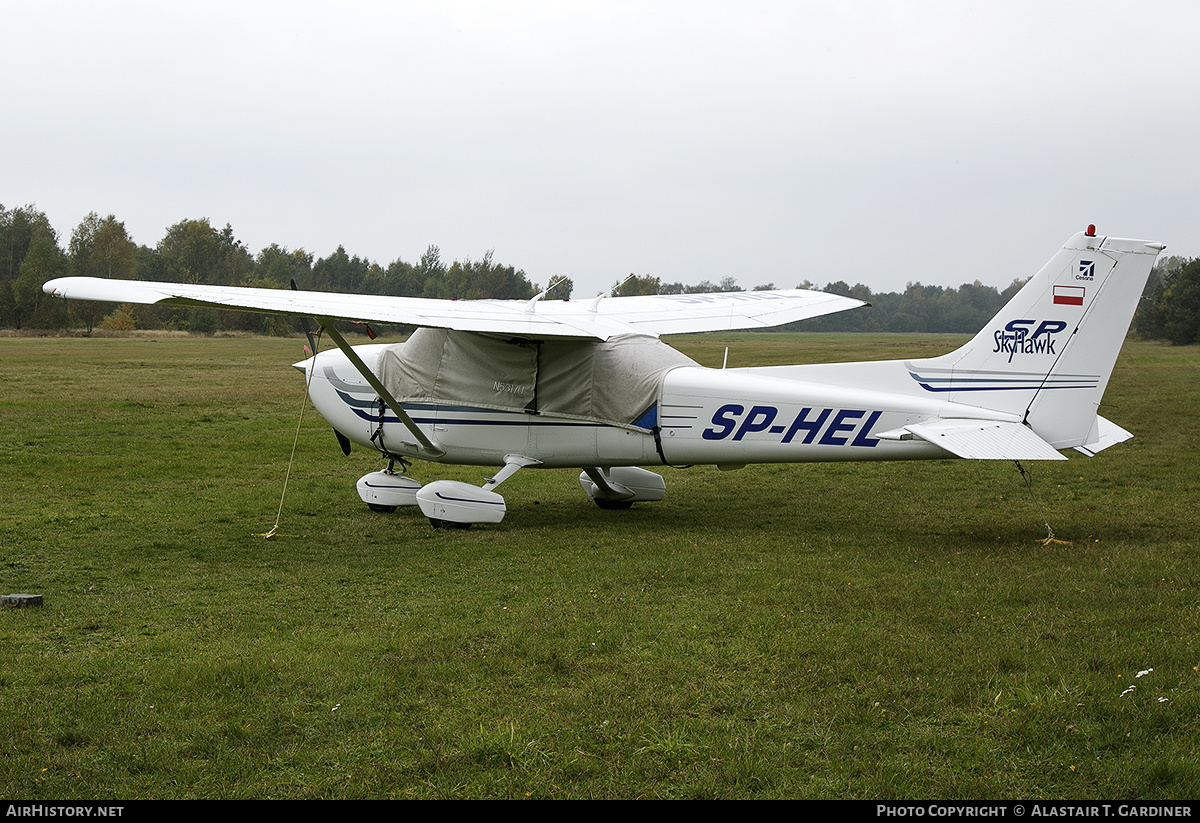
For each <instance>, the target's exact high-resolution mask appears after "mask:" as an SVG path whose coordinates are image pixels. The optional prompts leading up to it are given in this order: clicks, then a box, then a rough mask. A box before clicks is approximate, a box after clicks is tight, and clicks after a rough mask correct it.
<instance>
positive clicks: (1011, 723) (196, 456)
mask: <svg viewBox="0 0 1200 823" xmlns="http://www.w3.org/2000/svg"><path fill="white" fill-rule="evenodd" d="M956 343H957V339H956V338H936V337H935V338H929V339H926V338H919V337H910V336H883V337H861V336H839V335H743V336H728V337H697V338H691V339H685V340H682V341H680V342H679V347H680V348H681V349H683V350H684V351H686V352H687V353H689V354H691V355H692V356H693V357H696V358H697V359H698V360H700V361H701V362H703V363H706V364H708V365H714V366H719V365H720V362H721V358H722V356H723V353H724V348H725V346H726V345H729V346H730V354H729V365H730V366H744V365H752V364H760V363H771V362H810V361H823V360H837V359H847V360H849V359H878V358H896V357H906V356H912V355H929V354H933V353H937V352H939V351H943V350H948V349H949V348H951V347H953V345H955V344H956ZM300 354H301V352H300V343H299V341H296V340H278V339H233V338H231V339H211V338H209V339H205V338H187V337H165V336H163V337H156V336H145V337H136V338H133V337H131V338H124V339H79V338H41V339H38V338H0V364H2V366H3V369H4V381H3V384H2V385H0V409H2V415H3V417H2V419H3V423H4V430H5V435H4V437H3V442H0V488H3V490H4V494H3V495H0V589H2V590H3V591H2V592H0V593H16V592H21V593H35V594H42V595H44V597H45V605H44V606H43V607H41V608H27V609H4V610H0V639H2V642H0V740H2V743H0V746H2V747H3V750H2V752H3V754H2V756H0V796H4V797H7V798H22V799H106V798H116V799H133V798H188V797H202V798H241V797H261V798H355V797H384V798H386V797H400V798H405V797H414V798H439V797H495V798H501V797H505V798H507V797H511V798H522V797H533V798H542V797H552V798H569V797H612V798H635V797H646V798H671V797H685V798H687V797H721V798H774V797H797V798H799V797H814V798H816V797H820V798H931V799H933V798H937V799H951V798H1031V799H1040V798H1047V799H1049V798H1077V799H1085V798H1096V799H1100V798H1113V799H1121V798H1148V799H1174V798H1195V797H1197V796H1200V760H1198V758H1197V755H1198V751H1197V749H1198V746H1200V728H1198V726H1200V723H1198V721H1200V672H1198V670H1197V667H1198V666H1200V647H1198V645H1197V644H1198V640H1200V569H1198V567H1197V557H1198V552H1197V546H1196V533H1197V507H1198V503H1200V468H1198V463H1200V448H1198V447H1197V442H1196V432H1197V426H1196V409H1197V406H1198V403H1200V380H1198V379H1197V377H1198V375H1200V369H1198V367H1200V348H1197V347H1186V348H1170V347H1165V346H1162V345H1159V344H1156V343H1140V342H1132V343H1129V344H1127V345H1126V347H1125V350H1124V352H1123V354H1122V357H1121V360H1120V362H1119V363H1118V366H1117V370H1116V372H1115V374H1114V376H1113V380H1112V383H1111V385H1110V387H1109V391H1108V394H1107V396H1106V398H1105V400H1106V403H1105V407H1104V409H1102V411H1103V413H1104V414H1105V415H1106V416H1107V417H1109V418H1110V419H1112V420H1113V421H1114V422H1116V423H1118V424H1120V425H1122V426H1124V427H1125V428H1127V429H1129V430H1131V431H1133V432H1134V433H1135V435H1136V437H1135V439H1134V440H1132V441H1129V442H1128V443H1125V444H1121V445H1118V446H1115V447H1113V448H1112V449H1109V450H1108V451H1106V452H1104V453H1103V454H1101V455H1099V456H1097V457H1095V458H1092V459H1089V458H1086V457H1082V456H1079V455H1074V453H1073V452H1072V455H1074V456H1072V457H1071V459H1070V460H1069V461H1067V462H1064V463H1058V464H1032V465H1030V466H1029V467H1030V468H1031V469H1032V472H1033V482H1032V490H1029V489H1027V488H1026V487H1025V485H1024V482H1023V480H1022V479H1021V476H1020V475H1019V474H1018V472H1017V470H1016V468H1015V467H1014V466H1013V464H1011V463H983V462H975V463H968V462H965V461H953V462H950V461H947V462H942V461H935V462H923V463H893V464H844V465H807V466H751V467H747V468H746V469H744V470H742V471H739V472H731V473H730V472H720V471H717V470H716V469H715V468H706V467H697V468H694V469H689V470H673V469H664V470H663V471H664V475H665V477H666V480H667V499H666V500H664V501H662V502H661V503H658V504H644V505H638V506H635V507H634V508H633V509H632V510H630V511H627V512H606V511H601V510H600V509H599V508H597V507H596V506H594V505H593V504H592V503H591V502H589V501H588V500H587V499H586V498H585V497H584V495H583V493H582V491H581V490H580V488H579V485H578V482H577V480H576V474H577V473H576V472H569V471H553V472H538V471H532V470H527V471H523V472H520V473H519V474H518V475H516V476H515V477H514V478H512V479H511V480H509V481H507V482H506V483H505V485H504V488H503V489H502V491H503V493H504V495H505V498H506V500H507V502H508V509H509V512H508V515H507V517H506V519H505V521H504V522H503V523H502V524H500V525H499V526H492V527H475V528H473V529H471V530H470V531H467V532H435V531H433V530H432V529H431V528H430V527H429V524H428V522H427V521H426V520H425V519H424V518H423V517H421V516H420V514H419V512H416V511H401V512H398V513H396V514H392V515H379V514H373V513H371V512H369V511H368V510H367V509H366V508H365V507H364V506H363V505H362V504H361V503H360V502H359V501H358V499H357V495H356V494H355V491H354V483H355V481H356V480H357V478H358V477H359V476H360V475H362V474H364V473H366V472H368V471H373V470H375V469H377V468H380V467H381V466H382V463H381V461H380V460H378V459H377V458H376V457H375V456H374V455H373V454H370V453H367V452H364V451H361V450H356V451H355V453H354V454H353V455H352V456H351V457H349V458H347V457H344V456H342V454H341V452H340V451H339V449H338V446H337V443H336V441H335V439H334V436H333V434H332V432H331V431H330V430H329V428H328V426H327V425H325V424H324V422H323V421H322V420H321V419H320V418H319V416H317V415H316V414H315V413H314V412H313V411H312V409H311V407H310V408H309V410H308V412H307V413H306V416H305V417H304V422H303V427H302V430H301V434H300V440H299V446H298V449H297V459H296V464H295V468H294V470H293V472H292V475H291V480H290V483H289V487H288V495H287V498H286V501H285V503H284V508H283V517H282V523H281V525H280V528H279V536H276V537H275V538H272V539H270V540H267V539H264V538H262V537H260V536H257V535H260V534H261V533H263V532H266V531H267V530H268V529H270V528H271V526H272V524H273V522H274V520H275V516H276V510H277V507H278V505H279V499H280V492H281V488H282V483H283V477H284V473H285V471H286V468H287V460H288V455H289V453H290V451H291V448H292V441H293V436H294V434H295V431H296V422H297V416H298V415H299V412H300V408H301V402H302V398H303V386H302V380H301V377H300V375H299V374H298V373H297V372H296V371H294V370H293V369H291V368H290V364H291V363H292V362H293V361H295V360H298V359H300ZM490 473H491V472H490V470H487V469H475V468H461V467H446V468H442V467H436V466H431V465H428V464H418V465H417V466H416V468H415V469H414V474H415V475H416V476H417V477H419V478H420V479H422V480H425V481H429V480H434V479H439V478H446V479H460V480H467V481H470V482H474V483H480V482H482V481H483V479H484V478H486V477H487V476H488V475H489V474H490ZM1047 522H1048V523H1049V525H1050V527H1051V528H1052V529H1053V532H1054V534H1055V536H1056V537H1057V538H1058V539H1059V540H1061V541H1064V542H1057V543H1049V544H1045V543H1043V538H1045V537H1046V536H1047V525H1046V524H1047ZM1066 541H1069V542H1066Z"/></svg>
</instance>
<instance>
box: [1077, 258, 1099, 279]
mask: <svg viewBox="0 0 1200 823" xmlns="http://www.w3.org/2000/svg"><path fill="white" fill-rule="evenodd" d="M1095 277H1096V264H1095V263H1094V262H1093V261H1091V260H1080V261H1079V274H1077V275H1075V279H1076V280H1093V279H1095Z"/></svg>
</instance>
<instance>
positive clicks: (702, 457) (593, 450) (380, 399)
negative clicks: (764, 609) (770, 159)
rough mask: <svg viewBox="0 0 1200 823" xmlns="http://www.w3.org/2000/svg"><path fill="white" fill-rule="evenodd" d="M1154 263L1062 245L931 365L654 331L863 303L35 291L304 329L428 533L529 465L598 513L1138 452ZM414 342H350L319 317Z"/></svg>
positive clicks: (327, 391)
mask: <svg viewBox="0 0 1200 823" xmlns="http://www.w3.org/2000/svg"><path fill="white" fill-rule="evenodd" d="M1163 248H1164V246H1163V245H1162V244H1160V243H1150V242H1146V241H1142V240H1125V239H1118V238H1113V237H1098V236H1096V233H1095V227H1092V226H1089V227H1088V231H1086V232H1080V233H1079V234H1076V235H1075V236H1074V237H1072V238H1071V239H1070V240H1069V241H1068V242H1067V243H1066V245H1064V246H1063V247H1062V249H1061V250H1060V251H1059V252H1058V253H1057V254H1055V255H1054V257H1052V258H1051V259H1050V262H1049V263H1047V264H1046V265H1045V266H1044V267H1042V269H1041V270H1040V271H1039V272H1038V273H1037V274H1036V275H1034V277H1033V278H1032V279H1031V280H1029V282H1028V283H1026V284H1025V286H1024V287H1023V288H1022V289H1021V290H1020V291H1019V292H1018V293H1017V294H1016V295H1015V296H1014V297H1013V299H1012V300H1011V301H1010V302H1009V303H1008V305H1006V306H1005V307H1004V308H1003V309H1002V310H1001V311H1000V313H999V314H997V315H996V316H995V317H994V318H993V319H992V320H991V321H990V322H989V323H988V324H987V325H986V326H984V328H983V330H982V331H980V332H979V333H978V334H977V335H975V337H974V338H973V339H972V340H971V341H970V342H969V343H967V344H966V345H965V346H962V347H961V348H959V349H958V350H957V351H954V352H951V353H950V354H946V355H943V356H941V357H931V358H922V359H916V360H893V361H879V362H863V363H836V364H820V365H794V366H765V367H756V368H742V369H724V368H722V369H710V368H704V367H702V366H700V365H699V364H697V363H695V362H694V361H692V360H691V359H689V358H688V357H686V356H684V355H683V354H680V353H679V352H677V351H676V350H674V349H673V348H671V347H670V346H668V345H667V344H666V343H664V342H662V341H661V340H660V339H659V337H658V336H659V335H662V334H678V333H685V332H706V331H724V330H732V329H748V328H766V327H771V326H778V325H782V324H784V323H790V322H793V321H796V320H801V319H805V318H809V317H816V316H818V315H822V314H829V313H832V312H837V311H842V310H845V309H849V308H854V307H857V306H860V305H864V304H863V303H862V302H861V301H858V300H853V299H851V298H848V297H839V296H836V295H831V294H825V293H823V292H814V291H803V290H784V291H764V292H732V293H721V294H675V295H658V296H641V297H604V296H600V297H597V298H595V299H593V300H584V301H574V302H566V301H551V300H542V299H540V298H542V297H543V296H544V294H545V293H543V294H542V295H539V296H538V297H535V298H534V299H533V300H530V301H528V302H526V301H499V300H478V301H449V300H428V299H423V298H404V297H378V296H369V295H351V294H329V293H323V292H305V291H285V290H274V289H249V288H234V287H223V286H203V285H188V284H183V283H156V282H143V281H120V280H106V279H101V278H89V277H64V278H60V279H56V280H51V281H50V282H48V283H46V284H45V286H44V289H45V291H46V292H48V293H50V294H55V295H60V296H62V297H67V298H73V299H80V300H104V301H111V302H116V303H143V304H164V305H179V306H203V307H209V308H217V309H240V310H246V311H254V312H269V313H277V314H283V315H295V316H300V317H312V318H315V319H316V320H317V322H319V323H320V325H321V326H322V328H323V330H324V333H325V334H328V335H329V337H330V338H331V339H332V340H333V341H334V343H335V344H336V345H337V349H336V350H334V349H330V350H328V351H324V352H320V353H319V354H316V355H315V356H313V357H310V358H309V359H307V360H305V361H303V362H300V363H296V364H295V366H296V368H298V369H300V370H301V371H302V372H303V373H304V374H305V377H306V380H307V383H308V393H309V396H310V397H311V398H312V402H313V405H314V406H316V408H317V410H318V411H319V412H320V413H321V414H322V415H323V416H324V417H325V419H326V420H328V421H329V422H330V423H331V424H332V425H333V428H334V430H335V431H336V432H337V434H338V439H339V440H340V441H341V443H342V447H343V449H344V450H345V451H346V452H347V453H349V448H350V442H354V443H358V444H359V445H362V446H365V447H367V448H371V449H375V450H377V451H378V452H379V453H380V454H381V455H382V456H383V457H384V458H386V459H387V461H388V464H387V468H385V469H383V470H381V471H376V472H372V473H370V474H368V475H366V476H364V477H363V478H362V479H360V480H359V481H358V491H359V496H360V497H361V498H362V500H363V501H364V502H365V503H367V504H368V505H369V506H370V507H371V508H372V509H375V510H380V511H390V510H394V509H395V508H396V507H399V506H411V505H416V506H418V507H420V510H421V512H422V513H423V514H424V515H425V516H426V517H428V518H429V519H430V521H431V522H432V523H433V525H434V527H435V528H467V527H469V526H470V525H471V524H473V523H498V522H500V521H501V520H502V519H503V517H504V514H505V510H506V509H505V503H504V498H503V497H501V496H500V495H499V494H498V493H497V492H496V487H497V486H499V485H500V484H501V483H503V482H504V481H505V480H507V479H508V478H509V477H511V476H512V475H513V474H514V473H515V472H517V471H518V470H520V469H522V468H528V467H537V468H546V469H552V468H576V469H582V473H581V474H580V475H579V482H580V485H582V487H583V490H584V492H586V493H587V495H588V496H589V497H590V498H591V499H592V500H594V501H595V502H596V504H597V505H599V506H600V507H601V508H605V509H624V508H628V507H629V506H631V505H632V504H633V503H635V502H649V501H655V500H661V499H662V498H663V496H664V494H665V490H666V486H665V483H664V481H663V478H662V476H661V475H658V474H656V473H654V472H651V471H649V470H647V469H645V468H641V467H642V466H647V465H666V466H677V465H694V464H715V465H717V466H719V467H720V468H723V469H732V468H740V467H742V466H744V465H745V464H747V463H804V462H818V461H844V460H916V459H937V458H947V457H960V458H966V459H972V460H1065V459H1066V458H1065V457H1064V456H1063V455H1062V454H1060V453H1059V451H1058V450H1059V449H1067V448H1074V449H1076V450H1078V451H1080V452H1082V453H1084V454H1086V455H1089V456H1091V455H1094V454H1095V453H1097V452H1099V451H1100V450H1102V449H1106V448H1108V447H1109V446H1112V445H1113V444H1115V443H1120V442H1122V441H1124V440H1126V439H1128V438H1130V437H1132V435H1131V434H1130V433H1129V432H1127V431H1125V430H1124V429H1122V428H1121V427H1119V426H1117V425H1115V424H1114V423H1111V422H1109V421H1108V420H1106V419H1104V418H1103V417H1100V416H1099V415H1098V414H1097V413H1096V410H1097V408H1098V406H1099V404H1100V400H1101V397H1102V396H1103V394H1104V389H1105V387H1106V386H1107V385H1108V379H1109V376H1110V375H1111V373H1112V369H1113V365H1114V364H1115V362H1116V359H1117V355H1118V353H1119V352H1120V349H1121V344H1122V342H1123V340H1124V337H1125V333H1126V331H1127V330H1128V328H1129V324H1130V322H1131V320H1132V318H1133V312H1134V309H1135V308H1136V306H1137V302H1138V299H1139V297H1140V295H1141V293H1142V289H1143V288H1144V287H1145V283H1146V280H1147V277H1148V276H1149V274H1150V270H1151V268H1152V267H1153V265H1154V261H1155V259H1156V258H1157V256H1158V254H1159V252H1161V251H1162V249H1163ZM336 320H356V321H366V322H379V323H399V324H406V325H412V326H417V327H419V328H418V329H417V331H416V332H415V333H414V334H413V335H412V336H411V337H409V339H408V340H407V341H406V342H404V343H397V344H392V345H384V344H371V345H361V346H351V345H349V344H348V343H347V342H346V340H345V339H344V338H343V337H342V335H341V334H340V333H339V332H338V331H337V329H336V327H335V325H334V321H336ZM413 459H421V460H426V461H430V462H435V463H458V464H468V465H479V466H499V467H500V470H499V471H498V472H496V473H495V475H494V476H492V477H491V478H489V479H488V480H487V481H486V482H484V483H483V484H482V486H473V485H471V484H469V483H462V482H458V481H451V480H438V481H435V482H432V483H429V484H427V485H422V484H421V483H419V482H417V481H416V480H415V479H413V478H412V477H410V476H409V475H407V474H406V472H407V469H408V468H409V465H410V461H411V460H413Z"/></svg>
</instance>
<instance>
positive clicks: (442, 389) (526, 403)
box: [377, 328, 698, 431]
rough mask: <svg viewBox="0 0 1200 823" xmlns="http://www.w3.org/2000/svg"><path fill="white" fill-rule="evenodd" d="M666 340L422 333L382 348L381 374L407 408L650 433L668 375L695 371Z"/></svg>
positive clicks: (632, 336)
mask: <svg viewBox="0 0 1200 823" xmlns="http://www.w3.org/2000/svg"><path fill="white" fill-rule="evenodd" d="M696 365H698V364H697V363H696V361H694V360H692V359H691V358H690V357H686V356H684V355H682V354H680V353H679V352H677V351H675V349H673V348H671V347H670V346H668V345H667V344H666V343H663V342H662V341H661V340H659V339H658V338H655V337H650V336H648V335H640V334H630V335H624V336H621V337H614V338H611V339H609V340H607V341H598V340H569V339H549V340H545V341H541V342H537V341H532V340H522V339H500V338H496V337H489V336H487V335H482V334H475V333H473V332H461V331H453V330H449V329H434V328H421V329H417V330H416V331H415V332H414V333H413V335H412V336H411V337H410V338H409V339H408V340H407V341H406V342H404V343H398V344H396V345H394V346H389V347H388V348H386V349H384V350H383V352H382V353H381V354H380V356H379V363H378V367H377V372H378V374H379V378H380V380H382V381H383V384H384V385H385V386H386V387H387V389H388V391H390V392H391V393H392V395H393V396H394V397H395V398H396V399H397V400H398V401H400V402H401V403H407V402H414V403H437V404H439V405H458V406H473V407H476V408H484V409H499V410H501V411H515V412H530V413H538V414H550V415H556V416H559V417H569V418H574V419H578V420H589V421H594V422H598V423H606V424H608V425H612V426H620V427H622V428H628V429H637V430H642V431H646V430H649V429H650V428H651V427H653V426H654V425H656V423H655V421H654V420H653V419H642V418H643V416H644V415H645V413H646V412H647V411H648V410H650V409H651V407H653V406H654V405H655V403H657V402H658V397H659V391H660V389H661V387H662V381H663V377H664V376H665V375H666V373H667V372H668V371H670V370H671V369H674V368H678V367H680V366H696Z"/></svg>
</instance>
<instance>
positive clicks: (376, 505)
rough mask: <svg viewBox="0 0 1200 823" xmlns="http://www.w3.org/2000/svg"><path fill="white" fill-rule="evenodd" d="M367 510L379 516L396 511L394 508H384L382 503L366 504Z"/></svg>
mask: <svg viewBox="0 0 1200 823" xmlns="http://www.w3.org/2000/svg"><path fill="white" fill-rule="evenodd" d="M367 508H368V509H370V510H371V511H373V512H379V513H380V514H391V513H392V512H394V511H395V510H396V507H395V506H385V505H383V504H382V503H368V504H367Z"/></svg>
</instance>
